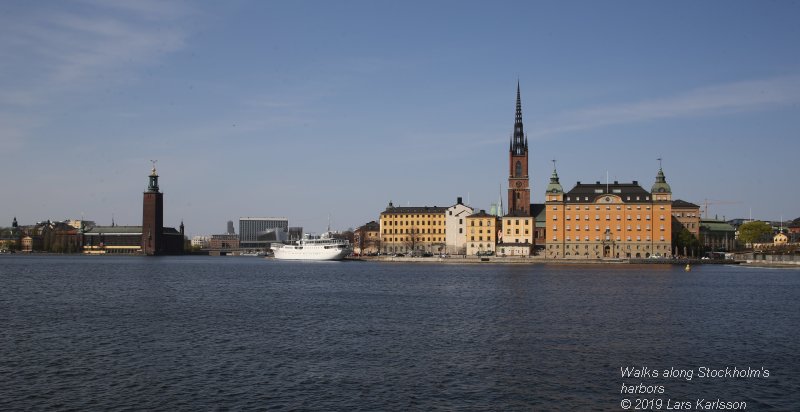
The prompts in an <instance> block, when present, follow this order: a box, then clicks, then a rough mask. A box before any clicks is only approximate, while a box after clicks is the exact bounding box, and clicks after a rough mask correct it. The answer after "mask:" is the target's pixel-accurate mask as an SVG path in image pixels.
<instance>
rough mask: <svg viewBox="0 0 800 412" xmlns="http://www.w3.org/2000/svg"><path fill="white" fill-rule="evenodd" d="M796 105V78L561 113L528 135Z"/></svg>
mask: <svg viewBox="0 0 800 412" xmlns="http://www.w3.org/2000/svg"><path fill="white" fill-rule="evenodd" d="M796 102H800V76H798V75H793V76H782V77H774V78H769V79H761V80H752V81H742V82H736V83H730V84H724V85H717V86H710V87H703V88H699V89H696V90H691V91H688V92H685V93H680V94H677V95H674V96H670V97H664V98H656V99H650V100H644V101H640V102H635V103H623V104H617V105H609V106H602V107H592V108H587V109H580V110H575V111H571V112H564V113H561V114H558V115H556V116H555V117H553V118H550V119H544V120H543V122H542V124H540V126H539V127H537V128H536V129H535V130H533V131H532V132H531V136H532V137H546V136H549V135H554V134H559V133H566V132H573V131H580V130H589V129H595V128H599V127H604V126H610V125H618V124H629V123H637V122H645V121H650V120H658V119H667V118H681V117H698V116H706V115H715V114H722V113H736V112H746V111H758V110H764V109H767V108H770V107H776V106H781V105H787V104H792V103H796Z"/></svg>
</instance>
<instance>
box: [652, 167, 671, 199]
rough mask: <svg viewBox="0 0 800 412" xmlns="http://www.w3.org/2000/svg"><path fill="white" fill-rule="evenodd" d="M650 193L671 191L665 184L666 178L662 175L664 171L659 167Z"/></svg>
mask: <svg viewBox="0 0 800 412" xmlns="http://www.w3.org/2000/svg"><path fill="white" fill-rule="evenodd" d="M650 193H672V189H671V188H670V187H669V184H667V178H666V177H664V171H663V170H662V169H661V168H658V174H657V175H656V182H655V183H654V184H653V188H652V189H650Z"/></svg>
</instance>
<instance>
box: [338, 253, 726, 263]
mask: <svg viewBox="0 0 800 412" xmlns="http://www.w3.org/2000/svg"><path fill="white" fill-rule="evenodd" d="M350 260H358V261H370V262H395V263H444V264H482V263H494V264H504V265H505V264H508V265H532V264H548V265H549V264H556V265H604V264H661V265H665V264H666V265H686V264H693V265H694V264H728V265H730V264H736V263H737V262H734V261H730V260H727V261H709V260H704V261H701V260H698V259H549V258H545V257H543V256H530V257H522V256H463V255H462V256H455V255H451V256H448V257H439V256H433V257H407V256H404V257H395V256H363V257H360V258H358V257H357V258H351V259H350Z"/></svg>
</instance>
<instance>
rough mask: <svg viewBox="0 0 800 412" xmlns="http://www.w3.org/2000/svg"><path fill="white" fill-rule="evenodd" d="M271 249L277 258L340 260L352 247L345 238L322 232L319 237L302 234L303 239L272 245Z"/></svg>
mask: <svg viewBox="0 0 800 412" xmlns="http://www.w3.org/2000/svg"><path fill="white" fill-rule="evenodd" d="M272 251H273V253H274V254H275V259H279V260H342V259H344V257H345V256H347V255H349V254H350V253H351V252H352V251H353V249H352V247H350V242H348V241H347V240H344V239H336V238H333V237H331V236H330V234H329V233H323V234H322V236H319V237H315V236H312V235H304V236H303V239H300V240H298V241H296V242H295V243H293V244H289V245H280V246H278V247H275V246H274V245H273V247H272Z"/></svg>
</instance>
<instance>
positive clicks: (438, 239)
mask: <svg viewBox="0 0 800 412" xmlns="http://www.w3.org/2000/svg"><path fill="white" fill-rule="evenodd" d="M414 240H416V241H417V242H444V238H441V237H428V238H426V237H420V238H416V239H414ZM384 241H385V242H410V241H411V238H410V237H394V238H391V237H390V238H386V240H384Z"/></svg>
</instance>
